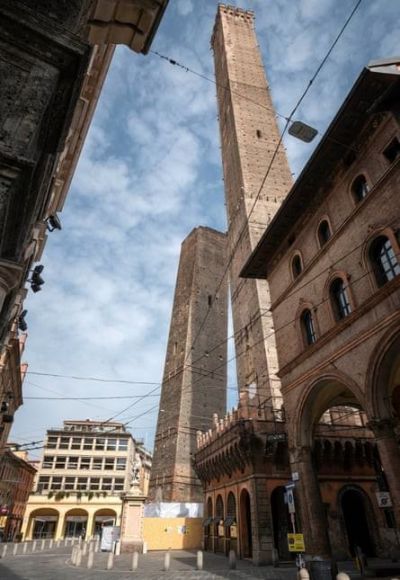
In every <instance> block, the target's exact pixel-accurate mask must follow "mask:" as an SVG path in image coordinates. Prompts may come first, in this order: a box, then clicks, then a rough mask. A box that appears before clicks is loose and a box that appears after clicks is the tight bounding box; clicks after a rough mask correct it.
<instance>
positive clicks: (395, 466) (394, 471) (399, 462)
mask: <svg viewBox="0 0 400 580" xmlns="http://www.w3.org/2000/svg"><path fill="white" fill-rule="evenodd" d="M395 424H396V423H395V421H394V420H393V419H381V420H380V421H377V420H376V421H370V422H369V423H368V427H370V429H372V431H373V432H374V435H375V437H376V444H377V447H378V451H379V457H380V460H381V465H382V467H383V471H384V473H385V476H386V480H387V482H388V485H389V491H390V496H391V498H392V503H393V511H394V515H395V518H396V524H397V527H398V528H400V448H399V444H398V443H397V439H396V435H395V432H394V427H395Z"/></svg>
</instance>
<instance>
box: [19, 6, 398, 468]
mask: <svg viewBox="0 0 400 580" xmlns="http://www.w3.org/2000/svg"><path fill="white" fill-rule="evenodd" d="M231 3H232V4H234V5H237V6H240V7H241V8H245V9H249V10H254V12H255V15H256V30H257V35H258V40H259V44H260V49H261V51H262V55H263V61H264V64H265V67H266V71H267V76H268V80H269V84H270V88H271V91H272V98H273V102H274V105H275V107H276V110H277V111H278V112H279V113H281V114H284V115H288V114H289V113H290V112H291V110H292V109H293V107H294V105H295V104H296V101H297V99H298V98H299V97H300V95H301V93H302V92H303V90H304V89H305V87H306V85H307V83H308V81H309V80H310V78H311V77H312V75H313V73H314V72H315V70H316V69H317V67H318V65H319V64H320V62H321V60H322V58H323V57H324V56H325V54H326V52H327V51H328V49H329V47H330V46H331V44H332V42H333V40H334V39H335V37H336V35H337V34H338V32H339V30H340V28H341V27H342V25H343V24H344V22H345V21H346V19H347V17H348V15H349V14H350V12H351V10H352V8H353V7H354V6H355V4H356V1H355V0H241V2H240V3H239V2H231ZM216 8H217V2H216V0H170V3H169V6H168V8H167V11H166V13H165V15H164V18H163V20H162V22H161V25H160V28H159V30H158V32H157V35H156V37H155V39H154V42H153V45H152V50H154V51H157V52H159V53H160V54H162V55H165V56H167V57H169V58H172V59H174V60H176V61H178V62H179V63H181V64H182V65H184V66H186V67H189V68H190V69H192V70H194V71H196V72H199V73H201V74H203V75H205V76H207V77H209V78H210V79H213V75H214V72H213V61H212V52H211V50H210V37H211V33H212V28H213V24H214V19H215V14H216ZM398 8H399V4H398V0H363V2H361V5H360V7H359V8H358V10H357V12H356V13H355V15H354V17H353V19H352V20H351V22H350V24H349V26H348V28H347V29H346V31H345V32H344V34H343V36H342V37H341V39H340V40H339V42H338V44H337V46H336V47H335V49H334V50H333V52H332V54H331V56H330V57H329V59H328V61H327V63H326V65H325V66H324V68H323V69H322V71H321V73H320V75H319V76H318V78H317V80H316V81H315V82H314V83H313V86H312V88H311V90H310V91H309V93H308V95H307V97H306V98H305V100H304V102H303V104H302V105H301V107H300V108H299V110H298V111H297V114H296V119H301V120H302V121H304V122H306V123H308V124H310V125H312V126H313V127H315V128H316V129H318V131H319V135H322V134H323V132H324V131H325V129H326V128H327V126H328V125H329V122H330V121H331V120H332V118H333V117H334V115H335V113H336V111H337V109H338V107H339V106H340V104H341V103H342V101H343V99H344V98H345V96H346V94H347V93H348V91H349V90H350V88H351V86H352V84H353V83H354V81H355V80H356V78H357V77H358V75H359V73H360V72H361V70H362V68H363V66H365V65H366V64H367V63H368V62H369V61H370V60H371V59H375V58H383V57H390V56H395V55H400V46H399V35H398V26H397V23H398ZM316 143H317V140H315V142H313V143H312V144H310V145H306V144H304V143H302V142H300V141H298V140H295V139H294V138H293V137H287V138H286V139H285V146H286V148H287V154H288V158H289V163H290V166H291V169H292V172H293V174H294V176H295V177H296V176H297V175H298V174H299V173H300V171H301V169H302V167H303V166H304V164H305V163H306V161H307V159H308V158H309V156H310V154H311V153H312V151H313V148H314V147H315V144H316ZM60 218H61V221H62V225H63V229H62V231H54V232H53V233H51V234H49V239H48V241H47V246H46V249H45V253H44V256H43V258H42V261H41V263H42V264H44V266H45V269H44V271H43V274H42V276H43V278H44V279H45V285H44V286H43V291H41V292H38V293H36V294H33V293H32V292H29V295H28V299H27V300H26V302H25V307H26V308H27V309H28V315H27V317H26V320H27V323H28V325H29V329H28V334H29V337H28V341H27V347H26V350H25V352H24V355H23V361H26V362H28V363H29V373H28V375H27V377H26V379H25V382H24V386H23V393H24V405H23V406H22V407H21V408H20V409H19V410H18V411H17V413H16V415H15V422H14V426H13V429H12V432H11V439H12V440H13V441H17V442H19V443H25V442H30V441H40V440H42V439H43V438H44V435H45V432H46V429H48V428H50V427H57V426H60V425H61V424H62V421H63V420H64V419H87V418H90V419H97V420H106V419H108V418H110V417H111V416H114V415H118V416H117V420H122V421H124V422H125V421H128V420H129V421H132V423H131V424H130V429H131V431H132V434H133V436H134V437H137V438H142V439H143V440H144V442H145V444H146V445H147V447H149V448H150V449H151V448H152V445H153V439H154V433H155V427H156V419H157V408H156V406H157V403H158V393H159V389H158V388H157V384H159V383H160V381H161V377H162V372H163V365H164V357H165V351H166V344H167V338H168V328H169V322H170V315H171V310H172V301H173V293H174V286H175V279H176V273H177V267H178V260H179V252H180V244H181V243H182V241H183V239H184V238H185V237H186V236H187V235H188V234H189V232H190V231H191V230H192V229H193V228H194V227H196V226H198V225H207V226H210V227H214V228H216V229H220V230H222V231H224V230H225V229H226V217H225V207H224V193H223V181H222V169H221V154H220V147H219V134H218V121H217V106H216V98H215V85H214V84H213V82H208V81H207V80H204V79H202V78H199V77H198V76H196V75H194V74H192V73H191V72H186V71H184V70H183V69H182V68H179V67H178V66H173V65H171V64H170V63H168V62H167V61H166V60H163V59H161V58H160V57H159V56H157V55H155V54H153V53H150V54H148V55H146V56H143V55H138V54H136V53H133V52H132V51H130V50H129V49H128V48H126V47H118V48H117V50H116V53H115V56H114V59H113V62H112V65H111V68H110V71H109V74H108V76H107V79H106V82H105V85H104V87H103V91H102V94H101V97H100V100H99V103H98V107H97V110H96V114H95V117H94V119H93V122H92V125H91V128H90V131H89V134H88V138H87V140H86V143H85V146H84V149H83V152H82V155H81V158H80V161H79V164H78V167H77V170H76V173H75V176H74V179H73V182H72V186H71V189H70V192H69V195H68V198H67V202H66V204H65V207H64V211H63V212H62V213H61V214H60ZM34 373H43V374H34ZM229 374H230V377H229V380H228V384H229V385H230V387H231V388H230V389H229V397H228V399H229V405H230V406H231V405H232V404H234V403H235V401H236V392H235V389H234V386H233V385H234V382H235V377H234V373H233V372H232V370H231V372H230V373H229ZM46 375H67V376H75V377H83V378H82V379H72V378H62V377H54V376H53V377H52V376H46ZM85 377H86V378H85ZM87 377H97V378H101V379H106V380H107V382H103V381H91V380H88V379H87ZM108 381H109V382H108ZM117 381H131V382H132V383H127V382H125V383H124V382H117ZM135 381H138V382H140V381H143V382H144V383H151V384H133V383H134V382H135ZM149 393H151V394H150V395H149V396H148V397H146V398H145V399H142V400H140V399H139V398H138V399H120V398H119V399H114V400H100V399H99V400H91V401H68V400H58V401H57V400H39V399H34V398H31V397H110V396H113V397H142V396H143V395H147V394H149ZM133 403H135V404H134V405H133ZM128 405H133V406H132V407H131V408H130V409H127V410H125V411H124V409H125V408H126V407H128ZM40 453H41V451H40V450H36V451H33V452H32V456H34V457H37V456H39V455H40Z"/></svg>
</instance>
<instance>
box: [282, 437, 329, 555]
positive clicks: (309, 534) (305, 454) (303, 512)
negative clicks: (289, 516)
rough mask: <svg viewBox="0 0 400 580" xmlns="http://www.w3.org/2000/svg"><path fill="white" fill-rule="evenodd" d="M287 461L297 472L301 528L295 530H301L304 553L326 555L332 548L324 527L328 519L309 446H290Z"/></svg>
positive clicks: (298, 511)
mask: <svg viewBox="0 0 400 580" xmlns="http://www.w3.org/2000/svg"><path fill="white" fill-rule="evenodd" d="M290 463H291V470H292V473H294V472H297V473H298V474H299V479H298V481H296V485H295V504H296V513H297V514H299V515H300V526H301V529H300V530H297V531H298V532H299V533H302V534H304V543H305V548H306V554H307V555H309V556H322V557H325V558H329V557H330V554H331V548H330V544H329V538H328V531H327V529H328V522H327V518H326V515H325V510H324V506H323V503H322V499H321V492H320V487H319V482H318V478H317V473H316V469H315V467H314V465H313V460H312V453H311V448H310V447H307V446H304V447H294V448H291V449H290Z"/></svg>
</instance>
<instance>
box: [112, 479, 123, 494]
mask: <svg viewBox="0 0 400 580" xmlns="http://www.w3.org/2000/svg"><path fill="white" fill-rule="evenodd" d="M114 491H124V480H123V478H121V477H117V478H116V479H115V480H114Z"/></svg>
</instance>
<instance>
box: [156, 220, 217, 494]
mask: <svg viewBox="0 0 400 580" xmlns="http://www.w3.org/2000/svg"><path fill="white" fill-rule="evenodd" d="M226 259H227V258H226V235H225V234H222V233H220V232H217V231H215V230H213V229H211V228H206V227H198V228H196V229H194V230H193V231H192V232H191V233H190V234H189V236H188V237H187V238H186V239H185V240H184V242H183V244H182V249H181V256H180V261H179V269H178V277H177V281H176V287H175V297H174V305H173V310H172V316H171V325H170V331H169V338H168V347H167V355H166V360H165V368H164V377H163V383H162V391H161V400H160V411H159V414H158V422H157V432H156V439H155V445H154V457H153V465H152V471H151V479H150V489H149V496H150V498H151V499H159V500H161V499H162V500H163V501H176V502H202V501H203V493H202V486H201V484H200V481H199V480H198V479H197V477H196V475H195V473H194V471H193V469H192V454H194V453H195V451H196V431H197V430H201V431H206V430H207V429H209V428H210V427H211V424H212V416H213V413H218V414H219V415H220V416H222V415H224V413H225V411H226V368H225V367H226V356H227V347H226V338H227V294H228V290H227V283H226V282H224V284H223V285H222V286H221V287H220V288H219V289H218V284H219V282H220V278H221V272H222V271H223V269H224V268H225V265H226ZM217 289H218V294H217V296H216V297H215V295H216V291H217ZM210 309H212V310H211V311H210ZM208 311H210V312H209V315H208V316H207V317H206V315H207V312H208ZM204 321H205V322H204ZM210 340H211V343H212V344H211V345H210ZM215 345H219V346H217V347H216V348H215ZM224 363H225V364H224ZM217 367H218V370H217V371H214V369H216V368H217ZM213 371H214V372H213Z"/></svg>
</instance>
